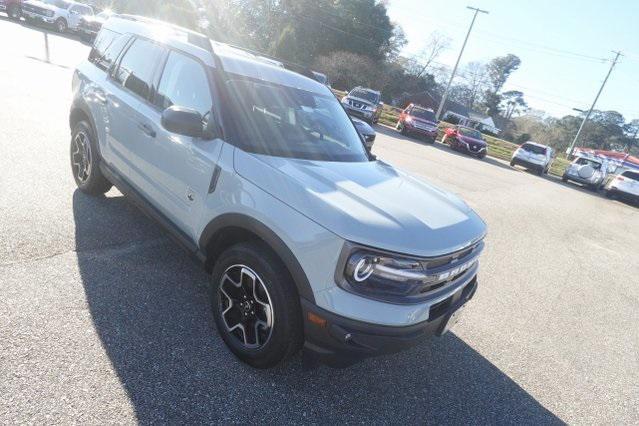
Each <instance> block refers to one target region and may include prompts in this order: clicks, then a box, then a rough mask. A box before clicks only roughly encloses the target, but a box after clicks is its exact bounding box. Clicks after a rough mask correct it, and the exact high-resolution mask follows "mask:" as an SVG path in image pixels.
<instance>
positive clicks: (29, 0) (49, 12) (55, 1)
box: [22, 0, 93, 33]
mask: <svg viewBox="0 0 639 426" xmlns="http://www.w3.org/2000/svg"><path fill="white" fill-rule="evenodd" d="M22 15H23V16H24V18H25V19H26V20H27V22H29V23H31V24H42V25H49V26H53V27H54V28H55V29H56V30H57V31H58V32H60V33H65V32H67V31H68V30H71V31H77V29H78V25H79V24H80V19H81V18H82V17H85V16H93V9H92V8H91V6H88V5H86V4H83V3H78V2H74V1H69V0H26V1H24V2H23V3H22Z"/></svg>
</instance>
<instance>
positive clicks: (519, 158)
mask: <svg viewBox="0 0 639 426" xmlns="http://www.w3.org/2000/svg"><path fill="white" fill-rule="evenodd" d="M554 152H555V151H554V149H552V148H551V147H549V146H546V145H542V144H538V143H535V142H532V141H529V142H526V143H523V144H521V146H520V147H519V148H517V149H516V150H515V152H514V153H513V156H512V158H511V159H510V166H511V167H514V166H516V165H518V166H522V167H525V168H527V169H529V170H533V171H535V172H536V173H537V174H538V175H540V176H541V175H542V174H545V173H548V170H549V169H550V165H551V164H552V160H553V157H554Z"/></svg>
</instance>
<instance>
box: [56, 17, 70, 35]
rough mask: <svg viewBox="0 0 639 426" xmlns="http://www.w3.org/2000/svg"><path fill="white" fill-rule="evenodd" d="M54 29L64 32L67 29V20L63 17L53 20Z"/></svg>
mask: <svg viewBox="0 0 639 426" xmlns="http://www.w3.org/2000/svg"><path fill="white" fill-rule="evenodd" d="M55 29H56V30H57V31H58V32H59V33H61V34H62V33H66V32H67V29H69V27H68V25H67V21H66V20H65V19H64V18H58V20H57V21H55Z"/></svg>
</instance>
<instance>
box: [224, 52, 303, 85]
mask: <svg viewBox="0 0 639 426" xmlns="http://www.w3.org/2000/svg"><path fill="white" fill-rule="evenodd" d="M222 44H225V45H227V46H229V47H232V48H234V49H238V50H242V51H244V52H247V53H250V54H251V55H255V56H258V57H262V58H265V59H269V60H271V61H276V62H279V63H280V64H282V66H283V67H284V68H286V69H287V70H289V71H293V72H296V73H298V74H302V75H304V76H306V77H309V78H312V79H313V80H315V75H313V70H311V69H310V68H308V67H305V66H304V65H300V64H296V63H294V62H289V61H286V60H284V59H280V58H278V57H276V56H272V55H269V54H266V53H262V52H258V51H257V50H252V49H249V48H247V47H242V46H237V45H235V44H229V43H222Z"/></svg>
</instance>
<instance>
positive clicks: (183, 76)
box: [154, 52, 213, 116]
mask: <svg viewBox="0 0 639 426" xmlns="http://www.w3.org/2000/svg"><path fill="white" fill-rule="evenodd" d="M154 104H155V105H156V106H157V107H158V108H160V109H162V110H164V109H166V108H169V107H171V106H173V105H177V106H181V107H186V108H191V109H194V110H196V111H197V112H199V113H200V114H202V116H205V115H206V114H207V112H209V111H211V107H212V104H213V100H212V98H211V91H210V88H209V84H208V78H207V75H206V72H205V70H204V68H203V66H202V65H201V64H200V63H199V62H198V61H196V60H195V59H192V58H190V57H188V56H186V55H183V54H181V53H177V52H171V53H170V54H169V58H168V59H167V61H166V66H165V67H164V71H163V72H162V78H161V79H160V84H159V86H158V90H157V94H156V95H155V101H154Z"/></svg>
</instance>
